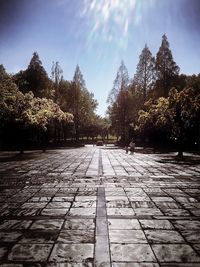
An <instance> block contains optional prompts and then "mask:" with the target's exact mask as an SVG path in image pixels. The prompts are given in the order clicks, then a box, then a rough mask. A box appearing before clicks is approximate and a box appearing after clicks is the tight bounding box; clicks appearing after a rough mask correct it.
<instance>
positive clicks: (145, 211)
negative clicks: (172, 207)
mask: <svg viewBox="0 0 200 267" xmlns="http://www.w3.org/2000/svg"><path fill="white" fill-rule="evenodd" d="M134 211H135V214H136V215H162V212H161V211H160V210H159V209H156V208H136V209H134Z"/></svg>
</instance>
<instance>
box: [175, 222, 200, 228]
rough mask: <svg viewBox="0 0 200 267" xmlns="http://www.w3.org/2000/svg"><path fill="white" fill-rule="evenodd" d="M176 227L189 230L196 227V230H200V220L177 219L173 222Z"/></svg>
mask: <svg viewBox="0 0 200 267" xmlns="http://www.w3.org/2000/svg"><path fill="white" fill-rule="evenodd" d="M173 224H174V225H175V227H176V228H178V229H179V230H187V229H188V230H189V229H194V230H200V221H197V220H193V221H191V220H175V221H174V222H173Z"/></svg>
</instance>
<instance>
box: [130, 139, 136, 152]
mask: <svg viewBox="0 0 200 267" xmlns="http://www.w3.org/2000/svg"><path fill="white" fill-rule="evenodd" d="M129 147H130V148H129V150H130V154H134V152H135V142H134V140H133V139H132V140H131V142H130V144H129Z"/></svg>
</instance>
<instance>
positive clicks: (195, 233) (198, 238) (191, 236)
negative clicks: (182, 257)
mask: <svg viewBox="0 0 200 267" xmlns="http://www.w3.org/2000/svg"><path fill="white" fill-rule="evenodd" d="M181 234H182V235H183V237H184V238H185V239H186V240H187V241H188V242H190V243H200V231H199V230H183V231H182V230H181Z"/></svg>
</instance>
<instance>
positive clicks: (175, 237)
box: [144, 230, 185, 244]
mask: <svg viewBox="0 0 200 267" xmlns="http://www.w3.org/2000/svg"><path fill="white" fill-rule="evenodd" d="M144 232H145V235H146V237H147V240H148V242H149V243H160V244H162V243H185V241H184V239H183V238H182V236H181V235H180V234H179V233H178V232H177V231H169V230H145V231H144Z"/></svg>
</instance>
